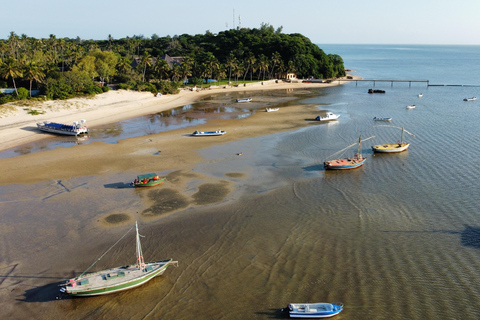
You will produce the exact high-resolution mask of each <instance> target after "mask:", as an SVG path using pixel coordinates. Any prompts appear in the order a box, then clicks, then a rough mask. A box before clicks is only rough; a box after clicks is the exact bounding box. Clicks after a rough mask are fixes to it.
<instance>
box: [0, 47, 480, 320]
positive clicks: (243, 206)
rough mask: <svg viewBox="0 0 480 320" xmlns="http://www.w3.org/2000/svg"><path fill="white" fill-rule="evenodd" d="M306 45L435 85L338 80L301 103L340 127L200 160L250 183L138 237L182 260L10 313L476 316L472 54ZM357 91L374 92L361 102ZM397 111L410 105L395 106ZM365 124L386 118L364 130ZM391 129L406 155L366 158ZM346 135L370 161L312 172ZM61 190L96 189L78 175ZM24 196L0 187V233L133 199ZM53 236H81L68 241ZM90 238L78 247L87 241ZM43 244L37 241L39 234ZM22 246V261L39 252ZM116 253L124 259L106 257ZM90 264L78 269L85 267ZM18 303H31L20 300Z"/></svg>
mask: <svg viewBox="0 0 480 320" xmlns="http://www.w3.org/2000/svg"><path fill="white" fill-rule="evenodd" d="M320 47H321V48H322V49H324V51H325V52H326V53H336V54H339V55H340V56H342V58H343V60H344V62H345V67H346V68H350V69H353V70H355V71H356V74H357V75H359V76H361V77H363V78H364V79H406V80H429V81H430V84H441V85H444V84H445V85H446V84H448V85H449V86H430V87H427V86H426V85H425V84H424V83H411V84H409V83H408V82H407V83H393V85H392V84H391V83H390V82H376V83H375V87H374V86H373V83H372V82H358V83H356V82H352V83H349V84H347V85H344V86H338V87H332V88H326V89H323V90H318V91H312V92H311V93H310V94H308V95H305V96H301V95H299V99H300V103H303V104H318V105H319V110H322V109H323V110H329V111H332V112H334V113H338V114H340V115H341V117H340V118H339V121H338V122H337V123H330V124H325V125H316V126H308V127H306V128H304V129H301V130H298V131H295V132H286V133H279V134H274V135H270V136H263V137H258V138H253V139H247V140H243V141H238V142H234V143H231V144H227V145H222V146H216V147H213V148H211V149H208V150H205V151H204V156H205V157H206V158H207V159H209V157H211V159H210V160H211V161H209V162H207V163H206V164H202V165H199V166H198V167H197V168H196V169H195V171H196V172H201V173H207V174H210V175H213V176H217V177H219V178H222V179H228V178H226V177H225V173H226V172H245V173H248V177H247V178H244V179H240V178H239V179H234V178H232V179H231V180H234V181H235V182H236V183H238V185H239V186H240V187H239V188H238V189H239V190H237V191H236V192H234V193H233V194H232V195H231V196H230V198H229V201H226V202H224V203H222V204H220V205H216V206H213V208H208V209H202V208H191V209H188V210H185V211H184V212H181V213H179V214H177V215H174V216H170V217H168V218H167V219H164V220H161V221H159V222H158V224H157V225H156V226H153V225H150V226H149V228H150V229H151V230H153V228H156V229H155V230H156V231H158V228H161V231H162V232H150V231H149V230H148V229H147V230H146V231H145V235H147V237H146V238H145V240H144V247H145V248H148V249H144V251H145V255H149V256H155V257H161V258H163V257H165V255H166V256H168V257H170V256H171V257H173V258H174V259H176V260H179V261H180V267H179V268H178V269H175V268H172V269H168V270H167V272H166V273H165V275H164V276H163V277H161V278H158V279H155V280H154V281H152V282H151V283H149V284H148V285H146V286H144V287H143V288H142V289H138V290H132V291H127V292H124V293H121V294H118V295H113V296H110V297H99V298H92V299H68V300H62V301H48V300H47V301H42V299H34V298H28V296H27V298H26V300H27V302H25V304H26V305H27V306H22V307H24V308H32V306H35V307H37V306H38V307H39V308H40V309H41V310H45V311H44V314H45V315H51V314H55V315H58V316H68V317H70V318H111V317H114V318H115V317H116V318H125V319H126V318H138V319H140V318H141V319H145V318H146V319H160V318H161V319H271V318H278V317H280V315H279V312H278V310H279V309H280V308H282V307H284V306H286V305H287V304H288V303H290V302H320V301H330V302H335V301H341V302H343V303H344V304H345V310H344V312H343V313H342V314H341V315H339V316H338V317H337V318H338V319H478V318H480V282H479V281H478V279H477V277H478V270H479V268H480V221H479V215H480V213H479V208H480V197H479V196H478V194H479V183H478V181H480V157H479V150H480V142H479V137H480V126H479V123H480V100H478V101H472V102H465V101H463V99H464V98H466V97H473V96H479V97H480V46H405V45H320ZM453 85H455V86H453ZM457 85H468V86H457ZM369 88H376V89H382V90H385V91H386V93H385V94H368V93H367V91H368V89H369ZM420 93H422V94H423V97H422V98H419V97H418V94H420ZM256 94H260V93H256ZM275 94H280V95H281V94H282V93H275ZM218 99H220V100H222V99H225V100H226V98H225V97H222V96H220V98H218ZM228 100H230V98H229V99H228ZM411 104H415V105H416V108H415V109H413V110H407V109H406V108H405V107H406V106H407V105H411ZM248 112H251V110H248V111H245V112H244V113H245V114H247V113H248ZM375 116H376V117H387V116H388V117H392V118H393V121H392V122H391V124H379V123H375V122H374V121H373V120H372V118H373V117H375ZM175 121H176V120H175ZM199 121H200V120H199ZM179 125H183V124H179ZM401 127H404V128H405V129H406V130H407V131H408V132H409V133H411V134H413V135H414V136H412V135H408V134H405V136H404V140H406V141H408V142H411V146H410V148H409V149H408V151H407V152H404V153H401V154H391V155H388V154H387V155H374V154H373V153H372V152H371V151H370V147H371V145H373V144H380V143H392V142H396V141H397V140H400V138H401V130H400V128H401ZM152 130H156V129H152ZM359 136H361V137H362V139H367V138H370V137H373V136H374V137H373V138H370V139H369V140H367V141H364V142H363V143H362V152H363V154H364V156H367V157H368V160H367V162H366V163H365V165H364V166H363V167H362V168H360V169H357V170H353V171H346V172H335V171H332V172H326V171H324V170H323V166H322V163H323V161H324V160H326V159H327V158H329V157H330V156H332V155H333V154H335V153H336V152H338V151H339V150H341V149H344V148H345V147H347V146H349V145H351V144H353V143H355V141H357V140H358V137H359ZM355 148H356V147H353V148H352V149H349V150H347V153H346V154H345V156H348V155H353V153H355V152H356V149H355ZM238 150H248V152H245V154H244V156H242V157H238V158H236V159H235V160H233V161H230V160H229V161H222V158H221V157H220V158H218V157H219V155H222V154H232V153H234V152H237V151H238ZM215 157H217V158H215ZM113 180H117V181H118V177H115V179H113ZM69 183H70V184H71V185H75V186H82V185H83V184H86V183H89V184H90V185H91V186H94V185H95V184H97V185H99V186H102V185H103V183H104V182H100V181H98V180H96V178H94V177H93V178H92V177H86V178H82V179H77V180H75V181H70V182H69ZM37 187H38V186H36V187H35V188H34V187H32V186H14V187H13V188H14V189H15V191H16V192H15V193H13V192H12V191H11V190H12V189H11V187H9V186H6V187H0V199H1V201H2V204H1V206H2V210H3V212H4V215H3V217H4V220H6V221H5V222H4V223H7V222H8V221H11V222H12V223H17V221H18V220H20V221H22V223H25V225H26V223H27V222H26V221H24V220H27V218H26V217H27V216H28V212H30V210H33V209H35V210H36V212H37V213H38V214H43V215H44V216H45V221H46V222H45V223H48V221H52V223H53V221H54V220H55V219H57V218H58V217H57V216H55V214H54V213H52V212H54V211H55V210H56V211H57V212H58V211H59V210H61V208H63V207H62V205H64V204H67V203H68V204H69V205H71V206H74V207H75V208H76V210H75V212H65V213H64V215H65V216H64V217H62V219H65V221H70V222H69V223H70V224H69V225H72V224H73V225H76V226H77V227H78V228H80V229H81V228H82V227H81V223H79V222H78V221H77V220H78V218H79V217H81V218H82V219H85V220H86V221H90V222H89V223H91V224H93V223H94V221H96V220H95V219H96V218H97V216H98V215H99V214H102V213H104V212H109V211H111V210H112V208H113V209H115V208H116V206H118V208H119V210H120V208H121V210H126V209H125V208H129V207H134V205H135V201H138V200H135V197H137V195H136V194H132V193H131V192H130V191H128V192H130V193H131V194H127V193H126V192H127V191H125V193H122V195H118V191H115V190H106V191H102V197H99V196H98V195H95V194H94V191H92V190H83V189H82V191H79V192H78V193H77V196H76V197H75V200H74V201H73V202H72V199H71V198H69V197H68V195H63V194H62V195H59V196H58V197H55V198H56V199H57V198H58V200H55V201H53V200H48V198H47V197H46V194H48V193H50V194H52V195H54V194H55V192H56V191H55V189H54V188H53V187H52V186H51V185H49V184H48V183H46V184H43V185H41V186H40V188H37ZM39 189H41V190H43V191H38V190H39ZM71 189H73V188H71ZM91 189H93V187H91ZM19 191H21V192H19ZM114 192H116V193H114ZM25 193H31V194H34V195H36V196H37V197H36V198H40V199H42V200H41V206H37V204H38V202H35V201H30V202H22V201H20V200H21V199H22V196H21V195H19V194H25ZM107 193H108V194H107ZM82 196H83V197H85V198H86V197H88V203H84V201H83V200H84V199H82ZM42 197H43V198H42ZM12 203H15V206H14V204H12ZM18 207H20V211H21V212H22V215H20V216H19V215H17V213H18V210H19V209H18ZM72 221H77V222H75V223H74V222H72ZM55 223H57V225H59V223H58V222H55ZM60 226H61V224H60ZM3 228H6V227H5V226H3ZM45 230H48V228H47V227H45ZM72 232H73V235H72V234H71V233H72ZM56 233H58V234H56ZM122 234H123V233H121V232H119V235H122ZM53 236H55V237H59V238H60V239H62V237H65V238H67V237H68V238H71V237H72V236H73V237H75V236H76V237H78V238H79V239H78V241H80V240H81V231H79V232H78V234H77V233H76V232H74V231H69V230H64V231H56V232H53V235H52V237H53ZM93 240H95V239H91V240H90V241H86V242H85V243H84V246H86V247H87V248H91V247H93V246H95V244H94V243H92V241H93ZM37 241H38V239H37ZM41 241H42V243H45V242H47V243H48V233H47V234H46V235H45V234H42V238H41ZM10 245H11V246H13V244H10ZM102 245H106V244H102ZM9 250H11V251H13V249H9ZM21 250H25V252H27V253H25V255H27V254H28V252H30V251H31V252H35V251H36V250H37V249H36V248H34V246H33V245H32V247H29V246H26V247H21ZM50 250H56V251H57V252H63V251H64V250H65V248H63V247H62V244H61V243H55V244H52V243H50V244H49V245H46V244H42V245H41V249H40V252H45V253H47V252H49V251H50ZM85 250H86V249H85ZM98 250H99V251H101V248H99V249H98ZM7 253H9V252H8V251H7V250H5V255H6V254H7ZM65 254H66V252H65ZM116 257H117V258H118V260H119V261H121V260H122V258H123V257H124V256H122V254H121V251H120V250H119V251H118V252H117V253H116ZM18 259H21V258H18ZM93 259H94V257H92V258H91V259H87V258H86V260H88V261H86V262H85V267H87V266H88V265H89V264H90V262H93ZM67 262H68V261H67ZM10 263H11V262H10ZM5 264H6V265H7V266H8V264H9V263H8V262H7V263H5ZM5 264H4V265H5ZM45 268H47V267H45ZM49 268H50V269H55V265H51V266H50V267H49ZM65 268H66V269H67V270H71V269H72V268H75V270H76V269H78V268H80V267H76V266H68V267H65ZM76 271H79V270H76ZM80 271H81V270H80ZM48 272H51V270H50V271H49V270H48V269H46V271H44V272H43V275H44V276H45V277H46V275H47V274H48ZM55 276H56V277H60V276H61V275H60V274H59V272H57V273H56V275H55ZM68 276H69V274H65V277H68ZM55 279H57V278H55ZM52 281H55V280H52ZM36 295H39V293H38V292H35V293H34V294H33V296H36ZM29 299H33V300H34V301H33V302H36V304H35V303H33V304H30V305H28V302H32V301H29ZM32 313H33V312H32Z"/></svg>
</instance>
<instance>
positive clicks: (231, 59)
mask: <svg viewBox="0 0 480 320" xmlns="http://www.w3.org/2000/svg"><path fill="white" fill-rule="evenodd" d="M237 65H238V61H237V58H235V56H234V55H233V53H232V52H230V55H229V56H228V58H227V64H226V67H227V68H228V70H229V72H228V84H229V85H230V79H231V78H232V69H235V68H236V67H237Z"/></svg>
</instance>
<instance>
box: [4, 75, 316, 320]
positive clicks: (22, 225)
mask: <svg viewBox="0 0 480 320" xmlns="http://www.w3.org/2000/svg"><path fill="white" fill-rule="evenodd" d="M295 85H298V84H291V85H290V86H289V88H291V87H292V86H293V87H295ZM279 86H280V85H279ZM301 86H302V87H309V86H310V84H308V85H306V84H301ZM314 87H315V88H318V87H319V86H318V85H315V86H314ZM272 88H273V86H272ZM275 88H276V89H279V88H280V87H275ZM236 89H237V88H235V89H233V90H236ZM261 89H262V90H265V89H266V88H265V87H262V88H261ZM283 89H284V88H283V87H282V89H281V90H283ZM242 90H245V89H243V88H242ZM306 90H307V91H308V89H306ZM212 93H214V92H206V93H204V92H201V93H198V95H197V96H196V99H198V98H199V97H200V96H203V95H206V94H212ZM187 94H191V95H193V94H197V93H187ZM148 99H150V98H147V100H148ZM154 99H157V98H154ZM159 99H163V97H162V98H159ZM178 103H180V100H177V101H176V102H174V103H173V104H172V106H173V105H174V106H178ZM182 103H185V100H182ZM145 105H148V103H146V104H145ZM317 107H318V106H317V105H296V106H291V107H286V108H281V109H280V111H277V112H269V113H267V112H257V113H256V114H254V115H252V116H250V117H247V118H243V119H236V120H224V119H217V120H211V121H209V122H208V123H207V124H205V125H201V126H198V127H195V129H194V130H201V131H209V130H215V129H216V128H221V129H222V130H225V131H227V134H225V135H224V136H219V137H193V136H191V133H192V129H191V128H189V129H179V130H174V131H168V132H164V133H160V134H156V135H150V136H146V137H138V138H131V139H126V140H123V141H120V142H119V143H118V144H106V143H102V142H95V143H91V144H88V145H78V146H73V147H69V148H60V149H54V150H49V151H45V152H38V153H33V154H28V155H24V156H18V157H14V158H8V159H0V165H1V166H2V168H3V173H4V174H3V175H2V176H1V177H0V185H1V188H0V190H1V194H0V196H1V200H2V201H1V204H0V205H1V206H2V207H3V208H2V212H3V213H2V223H0V230H1V234H2V240H1V247H2V250H1V251H0V257H1V260H0V272H1V274H2V278H1V279H0V285H1V288H2V289H3V290H2V291H1V292H0V298H1V299H0V300H1V301H2V302H1V303H0V308H1V309H2V310H3V311H1V312H0V314H2V315H4V316H6V317H8V318H14V319H15V318H16V319H24V318H39V319H46V318H51V317H57V316H58V317H61V316H68V317H69V318H97V316H96V315H98V316H99V317H103V318H107V319H111V318H122V317H125V318H136V317H138V318H158V317H161V314H162V312H160V311H159V310H158V309H159V308H161V305H160V304H161V302H162V301H165V303H166V304H167V305H169V306H170V307H173V306H174V302H173V301H177V300H178V299H182V298H181V296H182V293H181V292H175V288H176V286H177V285H180V286H181V288H182V290H187V291H188V290H190V289H189V287H190V286H191V285H193V287H197V289H199V288H198V286H202V283H208V281H206V282H202V281H200V282H195V283H191V284H190V280H188V279H189V278H191V279H199V277H202V274H203V275H205V273H208V268H207V267H206V264H205V263H207V261H202V260H203V259H204V258H206V257H207V256H209V254H208V247H211V246H213V244H214V243H216V242H217V241H219V238H218V237H222V238H223V237H225V236H226V237H227V238H225V239H223V240H222V241H225V242H224V244H223V245H222V247H223V248H224V249H225V250H226V251H227V252H228V251H229V249H228V246H229V245H230V244H229V241H228V232H227V235H225V234H224V232H223V231H225V229H224V228H230V227H228V226H229V225H232V224H235V222H234V221H233V220H232V218H233V217H235V215H234V216H233V217H232V216H230V217H229V216H223V215H221V214H220V213H221V212H222V210H228V211H229V212H231V210H234V212H235V206H237V204H235V203H236V201H235V200H239V199H241V190H242V188H246V187H248V186H245V185H244V184H243V183H244V181H246V180H248V178H250V176H249V174H248V173H247V172H243V171H239V170H238V168H237V167H236V166H235V165H234V163H235V161H240V160H242V159H244V160H245V161H246V160H247V159H248V156H249V154H248V152H249V151H248V149H242V150H235V151H231V152H230V151H229V152H230V153H228V154H226V153H222V154H217V155H216V157H217V158H218V159H216V160H211V159H207V158H206V157H204V156H203V155H202V151H203V150H206V149H208V148H211V147H213V146H219V145H224V144H228V143H232V142H235V141H241V140H244V139H248V138H253V137H259V136H264V135H268V134H271V133H278V132H282V131H289V130H295V129H299V128H302V127H306V126H312V125H318V124H320V123H319V122H315V121H308V120H311V118H312V114H318V115H321V112H318V108H317ZM153 109H155V110H156V111H158V106H154V107H152V109H150V106H149V107H145V108H144V109H143V110H142V111H141V112H147V111H148V112H151V110H153ZM132 112H133V111H132ZM132 112H130V111H129V112H124V113H121V112H118V110H117V114H118V115H117V116H118V119H120V118H122V117H126V116H132V115H133V113H132ZM138 113H139V111H138V110H137V113H136V114H138ZM102 114H105V113H102ZM68 117H71V115H70V116H68ZM108 117H110V118H109V119H110V120H113V119H117V118H115V117H111V116H110V115H106V116H105V117H103V118H102V119H103V120H102V119H100V120H98V119H95V120H93V121H89V122H90V124H92V122H94V123H98V124H100V123H101V122H102V121H106V120H105V118H108ZM5 119H8V117H7V118H5ZM90 119H93V118H90ZM95 121H98V122H95ZM16 125H20V126H22V125H25V124H24V123H23V122H21V123H17V124H16ZM14 127H15V125H14V124H11V125H9V126H7V128H8V129H9V130H8V131H10V129H13V128H14ZM27 131H28V130H27ZM1 132H2V131H0V136H1ZM5 137H8V134H6V133H5ZM31 139H33V138H32V137H28V136H26V137H22V139H20V140H21V141H22V142H24V141H26V140H29V141H31ZM20 140H18V141H20ZM242 157H243V158H242ZM215 161H218V162H219V163H220V162H221V163H222V164H223V165H226V166H230V167H228V170H227V172H226V173H225V174H224V175H223V177H218V176H215V175H212V174H208V173H206V172H201V171H199V170H198V169H196V168H198V167H199V166H201V165H202V164H204V165H209V166H213V167H215V165H216V163H215ZM244 166H248V164H244ZM148 172H157V173H159V174H163V175H165V176H166V177H167V182H166V183H165V185H163V186H161V187H158V188H154V189H151V190H137V189H133V188H131V187H130V186H129V185H128V182H129V181H131V180H133V178H134V177H135V176H136V175H137V174H141V173H148ZM227 206H228V209H225V208H226V207H227ZM232 206H233V207H232ZM174 213H176V214H174ZM214 213H216V214H214ZM218 214H220V215H218ZM243 215H244V213H242V214H241V217H235V218H234V220H237V219H239V218H242V217H243ZM135 220H139V222H140V224H141V226H142V232H141V233H142V234H144V235H146V239H145V241H144V243H143V246H144V252H145V255H148V256H153V257H155V259H163V258H169V257H172V258H174V259H175V260H180V265H181V266H182V267H179V268H178V269H176V268H169V269H168V270H167V272H166V273H165V275H164V276H162V277H160V278H158V279H155V280H153V281H152V282H151V283H149V284H147V285H146V286H144V287H142V289H141V290H132V291H126V292H124V293H120V294H118V295H115V296H114V297H113V298H112V297H109V296H106V297H100V298H93V299H92V300H89V301H87V300H85V299H64V300H58V298H59V296H58V284H60V283H61V282H62V280H64V279H68V278H70V277H73V276H75V275H79V274H80V273H81V272H82V271H84V270H85V269H86V268H87V267H88V266H89V265H90V264H91V263H92V262H93V261H94V259H95V258H96V257H98V256H99V255H100V254H101V253H102V252H103V251H105V249H106V248H108V247H109V246H110V245H111V244H113V243H114V242H115V241H116V240H118V239H119V237H120V236H121V235H123V233H124V232H125V231H126V230H128V229H129V228H130V226H131V225H132V224H133V223H134V221H135ZM237 222H240V221H237ZM241 224H242V223H240V225H241ZM217 228H220V229H217ZM222 230H223V231H222ZM192 232H193V233H195V235H194V234H192ZM219 232H220V233H219ZM156 244H159V245H158V246H157V245H156ZM160 244H161V245H160ZM191 246H194V248H192V249H189V247H191ZM131 249H132V247H131V243H128V242H125V243H121V244H120V247H119V248H118V249H115V250H113V251H112V254H113V258H112V259H110V260H109V261H108V264H106V263H105V264H104V263H103V262H101V263H99V265H97V267H98V268H99V269H101V268H102V267H103V268H106V267H108V266H111V265H117V264H118V265H124V264H125V263H126V262H125V259H126V257H130V255H129V253H128V252H129V250H130V251H131ZM232 250H236V249H235V248H234V247H232ZM125 251H127V252H125ZM222 251H224V250H223V249H222ZM230 251H231V250H230ZM196 252H202V254H201V256H197V254H196ZM232 253H233V252H232ZM211 255H212V256H215V253H213V252H212V253H211ZM208 259H209V260H210V259H212V257H209V258H208ZM229 259H234V260H235V258H234V257H230V258H229ZM112 260H113V261H112ZM182 260H183V261H182ZM194 266H197V267H194ZM203 268H206V269H205V270H203V271H201V269H203ZM182 275H185V276H187V275H188V277H189V278H184V277H182ZM185 281H186V282H185ZM192 281H193V280H192ZM193 287H192V288H193ZM229 288H231V287H229ZM229 290H230V289H229ZM203 291H204V290H200V292H203ZM224 294H225V293H224ZM145 296H147V297H148V298H147V299H145ZM172 299H173V300H172ZM202 299H215V297H214V296H209V294H208V291H207V294H206V295H205V296H202V297H201V298H199V299H197V301H195V302H192V306H200V305H201V304H202ZM126 301H137V302H141V303H142V305H145V306H147V307H148V308H150V310H149V311H146V310H142V311H140V310H139V308H138V307H134V306H133V305H131V304H130V303H127V304H128V305H129V307H128V308H126V309H125V308H122V306H124V305H125V303H126ZM122 309H124V310H123V311H121V310H122ZM156 309H157V310H156ZM95 310H97V311H95ZM216 312H218V310H217V311H215V310H210V311H208V312H207V311H206V312H205V313H203V314H202V317H204V318H209V317H210V316H211V317H213V318H215V314H216ZM170 316H174V314H172V313H170Z"/></svg>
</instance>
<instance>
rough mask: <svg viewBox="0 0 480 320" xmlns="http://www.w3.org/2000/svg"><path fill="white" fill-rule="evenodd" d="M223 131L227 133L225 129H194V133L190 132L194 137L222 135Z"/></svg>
mask: <svg viewBox="0 0 480 320" xmlns="http://www.w3.org/2000/svg"><path fill="white" fill-rule="evenodd" d="M225 133H227V132H226V131H223V130H217V131H195V132H194V133H192V136H196V137H202V136H222V135H224V134H225Z"/></svg>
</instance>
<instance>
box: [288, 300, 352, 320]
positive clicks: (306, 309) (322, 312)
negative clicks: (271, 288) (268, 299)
mask: <svg viewBox="0 0 480 320" xmlns="http://www.w3.org/2000/svg"><path fill="white" fill-rule="evenodd" d="M342 310H343V304H342V303H340V302H335V303H324V302H320V303H290V304H289V305H288V306H287V307H286V308H284V309H282V311H283V312H287V313H288V315H289V316H290V318H311V319H319V318H329V317H333V316H336V315H337V314H339V313H340V312H342Z"/></svg>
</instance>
